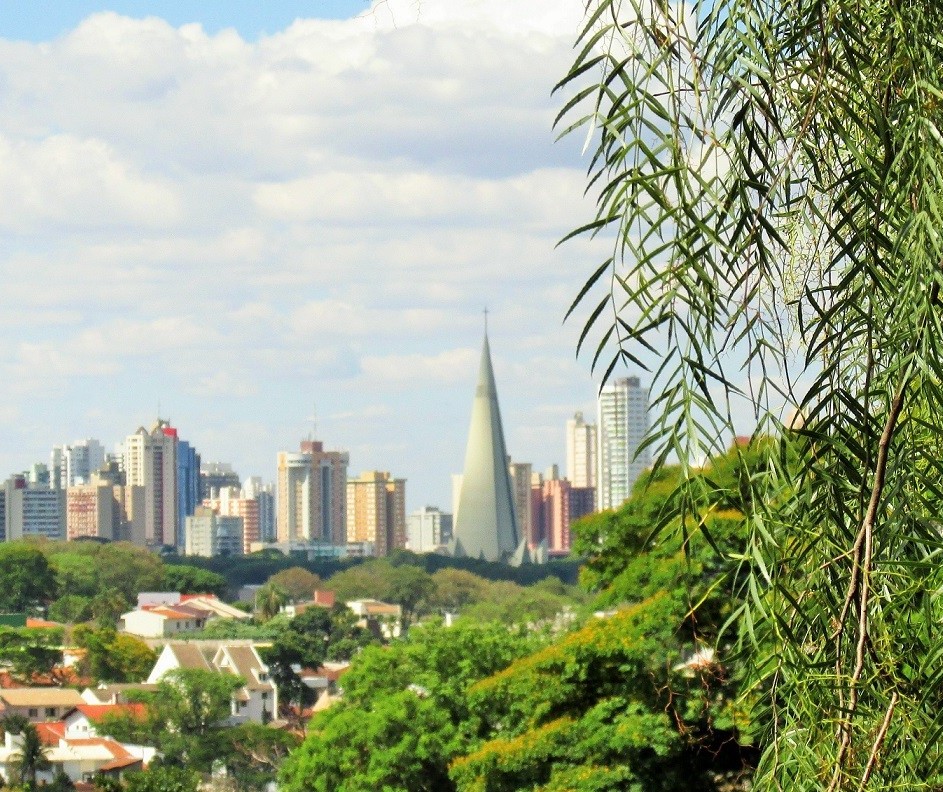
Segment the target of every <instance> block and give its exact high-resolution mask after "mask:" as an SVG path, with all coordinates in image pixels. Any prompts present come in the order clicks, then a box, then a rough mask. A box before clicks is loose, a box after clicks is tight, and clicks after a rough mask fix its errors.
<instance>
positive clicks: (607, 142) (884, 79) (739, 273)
mask: <svg viewBox="0 0 943 792" xmlns="http://www.w3.org/2000/svg"><path fill="white" fill-rule="evenodd" d="M941 30H943V4H940V3H939V2H937V0H910V1H909V2H907V3H903V2H900V1H899V0H691V1H690V2H687V3H685V2H668V0H589V1H588V3H587V14H586V21H585V24H584V26H583V29H582V32H581V34H580V37H579V40H578V42H577V56H576V59H575V62H574V64H573V67H572V68H571V70H570V72H569V73H568V74H567V75H566V77H565V78H564V79H563V80H562V82H561V83H560V85H559V86H558V88H559V89H560V90H563V91H566V92H568V94H569V96H570V98H569V99H568V100H566V101H565V104H564V106H563V109H562V111H561V113H560V116H559V118H558V124H559V125H560V127H561V130H562V132H563V133H564V134H568V133H574V132H580V133H582V134H585V135H586V143H587V149H588V150H589V151H590V153H591V159H590V164H589V169H588V175H589V184H588V190H589V191H590V192H592V193H594V194H595V195H596V197H597V206H598V211H597V214H596V216H595V218H594V219H593V220H592V221H591V222H589V223H587V224H586V225H584V226H582V227H580V228H578V229H576V230H575V231H574V232H573V233H572V234H571V236H575V235H583V234H588V235H591V236H593V237H596V238H597V239H598V240H600V241H601V242H602V243H604V244H607V245H609V244H611V248H610V252H609V253H608V255H605V257H604V261H603V262H602V263H601V265H599V266H598V267H597V268H596V269H595V271H594V272H593V273H592V274H591V276H590V277H589V279H588V280H587V282H586V284H585V286H584V287H583V289H582V290H581V291H580V293H579V295H578V296H577V298H576V300H575V302H574V304H573V306H572V307H571V309H570V313H574V312H579V313H581V314H582V315H584V316H586V320H585V323H584V329H583V333H582V335H581V338H580V346H581V347H582V346H584V345H587V344H589V345H590V349H591V351H592V362H593V366H594V367H598V368H599V369H601V370H602V371H603V372H604V375H605V377H608V376H609V374H610V373H611V372H612V371H613V370H614V369H615V367H616V366H617V365H619V364H621V363H631V364H633V365H635V366H643V367H644V365H645V361H646V360H655V361H657V362H656V364H655V365H654V366H653V367H652V380H653V382H652V389H651V390H652V393H653V394H654V397H655V398H654V401H653V417H654V418H655V420H654V421H653V428H652V432H651V435H650V437H649V439H648V442H649V443H650V444H651V445H652V447H653V448H654V449H655V451H656V453H655V455H654V456H655V458H656V460H657V461H656V466H657V465H660V464H663V463H664V461H665V460H666V459H667V458H669V457H674V458H677V459H678V460H680V462H681V463H682V467H683V468H685V469H689V470H692V471H693V470H694V468H695V466H696V465H697V463H698V461H699V460H701V459H703V458H704V457H705V456H706V455H708V454H711V453H714V452H717V451H718V450H720V448H721V447H723V445H725V444H726V442H727V441H728V440H729V437H730V435H731V434H734V433H735V429H734V427H735V417H736V416H737V414H738V411H739V412H742V411H743V410H744V409H746V408H747V407H748V408H749V409H750V410H752V411H753V413H754V415H755V416H756V420H757V424H758V433H766V434H771V435H773V436H775V437H777V438H779V441H780V445H781V452H780V454H779V455H777V456H774V457H772V458H771V460H770V464H769V466H768V468H767V469H766V470H765V471H764V472H763V473H762V475H757V476H754V477H753V478H751V480H750V482H749V484H748V486H749V488H750V490H751V493H750V497H749V499H748V500H749V503H750V508H748V509H747V512H746V516H745V519H746V520H747V522H748V524H749V527H750V529H751V537H752V538H751V540H750V544H749V548H748V551H747V552H746V553H745V554H744V556H743V559H742V560H743V564H742V579H741V582H742V586H743V591H744V595H745V602H746V604H745V605H744V608H743V610H742V611H741V612H740V614H739V617H738V627H739V628H740V631H741V634H742V637H743V639H744V641H745V644H746V646H747V647H748V648H749V652H750V657H751V665H752V667H753V668H754V670H755V681H754V686H755V687H754V689H755V690H756V691H760V692H762V693H763V696H762V699H763V700H765V701H766V702H767V709H766V711H765V712H764V713H761V714H762V715H763V717H765V718H766V720H767V722H768V724H769V727H768V733H767V734H766V737H765V740H766V742H765V750H764V754H763V758H762V760H761V763H760V766H759V769H758V777H757V788H759V789H766V788H775V789H790V790H794V789H795V790H801V789H823V788H824V789H828V790H830V792H831V791H833V790H839V789H865V788H874V789H878V788H889V787H893V788H895V789H917V788H921V789H922V788H939V787H940V785H941V784H943V773H941V769H940V762H941V758H943V755H941V751H940V749H939V747H938V745H937V743H938V738H939V736H940V735H941V734H943V715H941V708H940V706H939V705H940V702H941V699H943V672H941V671H940V670H939V660H940V658H941V657H943V641H941V640H940V639H939V637H938V635H937V631H936V630H935V624H936V623H937V622H938V621H939V619H940V615H941V608H940V605H941V603H940V601H939V594H938V591H939V590H940V586H941V583H943V581H941V572H940V564H939V556H940V552H941V532H940V522H939V514H940V511H941V503H943V497H941V495H943V492H941V486H940V481H941V480H943V476H941V472H943V464H941V451H943V428H941V425H940V421H939V420H938V418H937V416H939V415H941V414H943V410H941V408H943V385H941V383H943V348H941V339H943V332H941V326H940V313H941V311H940V306H941V303H940V298H939V293H940V284H941V281H943V239H941V231H943V136H941V129H943V38H941V36H940V31H941ZM793 414H794V415H797V416H798V419H797V420H793V419H790V418H788V417H787V416H790V415H793ZM709 486H710V484H709V479H708V478H705V477H703V476H694V475H689V476H687V477H686V478H685V477H683V478H682V481H681V483H680V484H679V486H678V489H677V492H676V494H675V497H674V498H673V499H671V501H670V503H671V504H672V508H671V509H669V510H668V511H666V513H665V514H664V523H665V525H668V524H676V525H680V526H681V530H683V531H687V530H689V529H694V528H696V527H697V522H696V520H695V519H694V515H695V513H696V512H695V509H694V503H695V502H696V501H697V499H698V498H699V497H700V498H701V499H702V501H703V498H704V497H705V496H708V497H709V493H705V492H704V491H703V489H704V487H709ZM696 489H697V490H699V492H695V490H696ZM679 517H680V518H681V519H680V520H678V519H677V518H679ZM672 521H674V522H673V523H672ZM708 538H709V537H708Z"/></svg>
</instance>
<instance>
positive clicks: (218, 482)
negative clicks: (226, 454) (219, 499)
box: [200, 462, 240, 503]
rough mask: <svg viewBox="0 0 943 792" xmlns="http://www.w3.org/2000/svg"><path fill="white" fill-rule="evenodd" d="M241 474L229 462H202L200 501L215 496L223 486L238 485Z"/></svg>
mask: <svg viewBox="0 0 943 792" xmlns="http://www.w3.org/2000/svg"><path fill="white" fill-rule="evenodd" d="M238 486H240V483H239V474H238V473H236V471H234V470H233V469H232V465H230V464H229V463H228V462H202V463H201V464H200V502H201V503H202V502H203V501H205V500H206V499H207V498H215V497H216V496H217V494H218V493H219V490H221V489H222V488H223V487H238Z"/></svg>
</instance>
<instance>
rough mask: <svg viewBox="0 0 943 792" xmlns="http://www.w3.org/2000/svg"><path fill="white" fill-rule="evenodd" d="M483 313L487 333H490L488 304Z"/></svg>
mask: <svg viewBox="0 0 943 792" xmlns="http://www.w3.org/2000/svg"><path fill="white" fill-rule="evenodd" d="M482 313H483V314H484V315H485V335H488V306H487V305H486V306H485V308H484V311H482Z"/></svg>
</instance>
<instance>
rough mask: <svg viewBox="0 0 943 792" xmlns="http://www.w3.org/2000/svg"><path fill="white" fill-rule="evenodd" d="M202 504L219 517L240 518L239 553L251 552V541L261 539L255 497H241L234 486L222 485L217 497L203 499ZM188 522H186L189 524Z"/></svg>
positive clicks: (257, 503) (240, 493)
mask: <svg viewBox="0 0 943 792" xmlns="http://www.w3.org/2000/svg"><path fill="white" fill-rule="evenodd" d="M203 505H204V506H207V507H209V508H210V509H212V510H213V511H214V512H216V514H218V515H220V516H221V517H239V518H240V519H241V520H242V530H241V533H242V548H241V549H240V551H239V552H240V553H243V554H247V553H250V552H252V543H253V542H259V541H261V540H262V539H261V536H260V534H259V501H258V499H256V498H246V497H243V494H242V491H241V490H239V489H237V488H236V487H223V488H222V489H221V490H220V491H219V497H218V498H210V499H208V500H205V501H203ZM189 524H190V523H187V525H189Z"/></svg>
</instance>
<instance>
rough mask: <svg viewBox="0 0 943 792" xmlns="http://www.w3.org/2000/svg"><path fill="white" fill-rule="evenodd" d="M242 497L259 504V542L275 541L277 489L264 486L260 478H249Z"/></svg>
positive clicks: (244, 485)
mask: <svg viewBox="0 0 943 792" xmlns="http://www.w3.org/2000/svg"><path fill="white" fill-rule="evenodd" d="M242 497H243V498H247V499H249V500H255V501H257V502H258V504H259V541H261V542H274V541H275V487H274V486H273V485H272V484H263V483H262V479H261V477H259V476H249V478H247V479H246V481H245V484H243V485H242Z"/></svg>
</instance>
